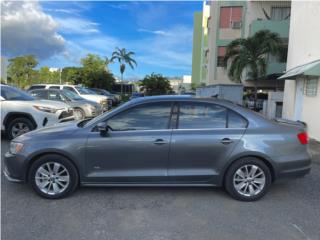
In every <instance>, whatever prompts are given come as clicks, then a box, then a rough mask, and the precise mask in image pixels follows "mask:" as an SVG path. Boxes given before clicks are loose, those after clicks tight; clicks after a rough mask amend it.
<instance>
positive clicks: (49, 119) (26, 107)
mask: <svg viewBox="0 0 320 240" xmlns="http://www.w3.org/2000/svg"><path fill="white" fill-rule="evenodd" d="M0 88H1V98H0V100H1V102H0V103H1V131H4V132H5V133H6V134H7V136H8V138H9V139H13V138H15V137H18V136H20V135H22V134H24V133H26V132H29V131H31V130H33V129H38V128H42V127H45V126H49V125H52V124H55V123H59V122H65V121H71V120H73V119H74V116H73V109H72V108H71V107H69V106H68V105H67V104H65V103H62V102H54V101H46V100H35V99H34V98H33V97H32V96H30V95H28V94H27V93H25V92H23V91H21V90H19V89H17V88H15V87H11V86H8V85H1V86H0Z"/></svg>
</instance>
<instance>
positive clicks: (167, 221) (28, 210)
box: [1, 140, 320, 240]
mask: <svg viewBox="0 0 320 240" xmlns="http://www.w3.org/2000/svg"><path fill="white" fill-rule="evenodd" d="M8 145H9V142H8V141H6V140H2V142H1V148H2V149H1V150H2V155H3V154H4V153H5V152H6V151H7V150H8ZM319 149H320V147H319V144H312V150H313V165H312V171H311V174H309V175H307V176H306V177H304V178H301V179H296V180H291V181H281V182H277V183H275V184H274V185H273V186H272V187H271V189H270V192H269V193H268V194H267V195H266V196H265V197H264V198H263V199H261V200H260V201H258V202H251V203H245V202H239V201H235V200H233V199H231V198H230V197H229V196H228V195H227V194H226V193H225V192H224V191H223V190H222V189H211V188H81V189H78V190H77V191H76V192H75V194H73V195H72V196H70V197H68V198H66V199H62V200H55V201H52V200H46V199H42V198H40V197H38V196H37V195H36V194H35V193H34V192H33V191H32V190H31V187H30V186H28V185H20V184H13V183H9V182H8V181H7V180H6V179H5V178H4V176H3V174H2V176H1V181H2V185H1V193H2V196H1V204H2V212H1V214H2V223H1V224H2V239H6V240H19V239H33V240H36V239H41V240H43V239H54V240H60V239H77V240H78V239H92V240H94V239H99V240H102V239H119V240H120V239H130V240H133V239H154V240H164V239H170V240H173V239H197V240H199V239H282V240H284V239H297V240H301V239H312V240H313V239H315V240H317V239H320V185H319V182H320V154H319V152H317V151H319Z"/></svg>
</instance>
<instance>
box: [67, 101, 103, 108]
mask: <svg viewBox="0 0 320 240" xmlns="http://www.w3.org/2000/svg"><path fill="white" fill-rule="evenodd" d="M86 104H90V105H92V106H94V107H96V108H100V104H99V103H97V102H94V101H90V100H86V99H83V100H77V101H72V102H70V105H71V106H79V105H86Z"/></svg>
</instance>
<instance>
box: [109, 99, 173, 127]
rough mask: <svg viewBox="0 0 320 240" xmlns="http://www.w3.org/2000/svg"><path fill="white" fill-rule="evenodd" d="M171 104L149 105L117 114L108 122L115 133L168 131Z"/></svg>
mask: <svg viewBox="0 0 320 240" xmlns="http://www.w3.org/2000/svg"><path fill="white" fill-rule="evenodd" d="M170 113H171V103H170V102H167V103H149V104H144V105H141V106H137V107H134V108H132V109H129V110H126V111H124V112H121V113H119V114H117V115H116V116H114V117H112V118H111V119H109V120H108V125H109V126H110V127H111V128H112V130H115V131H126V130H156V129H167V128H168V124H169V119H170Z"/></svg>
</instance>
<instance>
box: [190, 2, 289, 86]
mask: <svg viewBox="0 0 320 240" xmlns="http://www.w3.org/2000/svg"><path fill="white" fill-rule="evenodd" d="M204 4H205V5H206V6H208V7H209V8H210V12H209V14H207V15H208V16H209V17H208V20H207V21H206V23H207V26H206V27H202V31H204V29H207V32H208V36H206V38H207V47H206V45H200V47H199V45H197V46H194V49H196V48H198V49H199V48H200V49H201V55H202V56H203V58H204V60H202V61H200V65H198V66H199V68H200V69H205V70H206V74H202V78H200V80H198V78H195V77H194V75H193V78H192V82H193V83H198V82H200V83H201V82H203V83H205V85H212V84H234V82H233V81H231V80H230V79H229V77H228V74H227V70H226V68H225V66H224V61H223V59H224V56H225V54H226V46H227V45H228V44H229V43H230V42H231V41H232V40H234V39H237V38H246V37H249V36H252V35H253V34H255V33H256V32H258V31H260V30H263V29H268V30H270V31H272V32H276V33H278V34H279V35H280V37H281V38H282V39H283V42H284V45H286V44H287V42H288V38H289V25H290V7H291V2H290V1H210V2H205V3H204ZM204 9H205V8H204ZM203 25H204V23H202V26H203ZM195 27H196V23H195ZM204 39H205V38H204ZM198 42H199V41H198ZM193 53H194V54H199V53H197V52H196V51H193ZM283 55H284V56H283V57H281V58H280V59H278V58H275V57H272V56H270V57H269V61H268V67H267V75H266V77H265V78H264V79H260V80H259V83H258V88H259V89H266V90H282V89H283V88H284V81H279V80H277V78H278V77H279V76H280V75H281V74H282V73H283V72H284V71H285V67H286V52H284V54H283ZM196 63H197V64H199V62H195V65H196ZM194 68H196V67H195V66H194V62H193V69H194ZM242 83H243V85H244V86H245V87H246V88H251V87H253V82H252V81H250V79H246V77H245V78H244V80H243V82H242Z"/></svg>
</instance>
